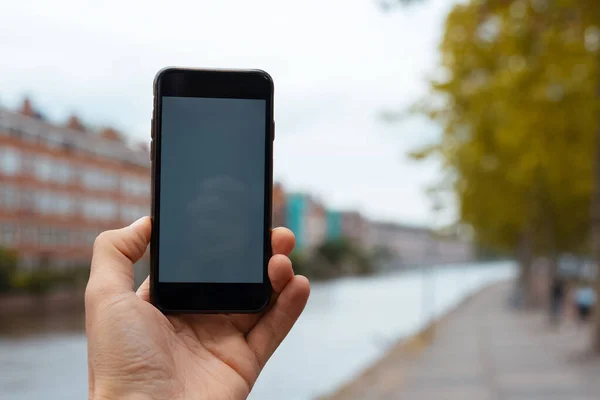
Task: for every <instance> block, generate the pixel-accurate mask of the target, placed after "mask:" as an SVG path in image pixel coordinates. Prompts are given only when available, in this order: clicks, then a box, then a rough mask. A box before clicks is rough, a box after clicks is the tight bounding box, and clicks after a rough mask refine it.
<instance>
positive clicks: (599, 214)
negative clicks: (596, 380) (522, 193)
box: [590, 87, 600, 354]
mask: <svg viewBox="0 0 600 400" xmlns="http://www.w3.org/2000/svg"><path fill="white" fill-rule="evenodd" d="M599 95H600V87H599ZM594 151H595V155H594V191H593V193H592V204H591V216H590V219H591V249H592V257H593V260H594V264H595V267H596V285H595V286H596V293H600V120H599V124H598V127H597V128H596V143H595V149H594ZM597 308H598V307H596V310H597ZM594 321H595V322H594V329H593V335H594V336H593V338H592V343H593V350H594V352H596V353H599V354H600V313H598V311H596V312H595V317H594Z"/></svg>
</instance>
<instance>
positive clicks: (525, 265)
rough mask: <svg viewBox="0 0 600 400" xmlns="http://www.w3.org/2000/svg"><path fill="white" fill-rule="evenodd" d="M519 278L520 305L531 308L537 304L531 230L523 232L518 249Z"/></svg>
mask: <svg viewBox="0 0 600 400" xmlns="http://www.w3.org/2000/svg"><path fill="white" fill-rule="evenodd" d="M518 252H519V254H518V260H519V280H518V283H517V284H518V287H517V289H518V291H519V296H520V299H519V300H520V301H519V303H520V306H521V308H523V309H531V308H533V307H534V306H535V299H534V296H533V266H532V264H533V242H532V237H531V231H529V230H525V231H523V233H522V234H521V238H520V241H519V249H518Z"/></svg>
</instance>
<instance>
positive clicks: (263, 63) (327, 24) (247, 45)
mask: <svg viewBox="0 0 600 400" xmlns="http://www.w3.org/2000/svg"><path fill="white" fill-rule="evenodd" d="M452 3H453V1H450V0H429V1H423V2H422V3H419V2H417V4H416V5H414V6H410V7H398V9H396V10H394V11H392V12H387V13H385V12H383V11H382V9H381V8H380V7H378V3H377V2H376V0H343V1H342V0H327V1H323V0H303V1H289V0H253V1H247V0H246V1H244V0H239V1H232V0H220V1H214V0H213V1H209V0H195V1H174V0H172V1H169V2H166V1H164V0H162V1H154V0H146V1H143V2H142V1H122V0H119V1H114V0H105V1H102V2H98V1H93V2H92V1H87V0H53V1H52V2H50V1H31V0H20V1H18V2H17V1H13V2H8V3H6V4H3V5H2V6H0V49H1V50H0V105H1V106H4V107H9V108H15V107H17V105H18V104H19V103H20V102H21V101H22V98H23V97H24V96H26V95H27V96H29V97H30V98H31V99H32V100H33V102H34V105H35V106H37V107H38V108H39V109H40V111H42V112H43V113H44V114H45V115H46V116H47V117H49V118H50V119H51V120H54V121H57V122H62V121H64V120H66V118H67V117H68V115H70V114H71V113H77V115H79V116H80V117H81V118H82V119H83V120H84V122H87V123H90V124H93V125H97V126H99V125H110V126H114V127H116V128H117V129H119V130H120V131H122V132H123V133H126V134H127V135H128V136H129V137H130V138H131V139H132V140H139V141H145V142H148V141H149V139H150V118H151V112H152V82H153V78H154V75H155V74H156V72H157V71H158V70H159V69H161V68H163V67H165V66H188V67H204V68H210V67H219V68H260V69H264V70H265V71H267V72H269V74H270V75H271V76H272V77H273V79H274V81H275V120H276V129H277V131H276V140H275V147H274V153H275V154H274V157H275V164H274V175H275V179H276V180H278V181H280V182H282V183H283V184H284V186H285V187H286V188H287V190H289V191H306V192H309V193H311V194H313V195H315V196H316V197H317V198H318V199H321V200H322V201H323V202H324V203H325V204H326V205H327V207H330V208H334V209H348V210H350V209H355V210H358V211H361V212H363V213H364V214H365V215H366V216H368V217H369V218H372V219H377V220H390V221H396V222H400V223H406V224H412V225H430V224H432V223H435V222H436V220H435V219H434V218H435V217H434V216H433V215H432V213H431V203H430V201H429V200H428V198H427V196H426V195H425V188H426V187H427V185H429V184H431V183H432V182H434V181H435V180H436V177H439V175H440V169H439V168H440V167H439V166H438V165H437V163H436V162H435V161H430V162H425V163H416V162H414V161H411V160H409V159H408V158H407V157H406V154H407V152H408V151H410V150H411V149H414V148H418V147H419V146H420V145H424V144H427V143H431V142H432V141H434V140H435V139H436V137H437V135H438V134H439V133H438V131H439V129H438V128H437V127H436V126H435V125H433V124H431V123H429V122H427V121H425V120H423V119H419V118H411V119H408V120H403V121H401V122H397V123H394V124H391V123H389V122H385V121H383V120H382V119H381V113H382V112H384V111H387V110H403V109H405V108H406V107H408V106H409V105H410V104H411V103H412V102H414V101H416V100H418V99H419V98H421V97H422V96H423V95H424V94H425V93H426V90H427V79H428V78H429V77H430V76H432V74H433V73H434V72H435V70H436V65H437V60H438V55H437V45H438V43H439V40H440V37H441V33H442V28H443V22H444V18H445V15H447V13H448V11H449V10H450V7H451V6H452ZM450 214H452V213H451V211H450V212H448V211H447V212H446V218H448V215H450Z"/></svg>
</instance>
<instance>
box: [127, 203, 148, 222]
mask: <svg viewBox="0 0 600 400" xmlns="http://www.w3.org/2000/svg"><path fill="white" fill-rule="evenodd" d="M145 215H147V208H146V207H140V206H134V205H122V206H121V220H123V221H125V222H127V223H131V222H133V221H135V220H137V219H139V218H141V217H143V216H145Z"/></svg>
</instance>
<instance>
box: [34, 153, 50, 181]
mask: <svg viewBox="0 0 600 400" xmlns="http://www.w3.org/2000/svg"><path fill="white" fill-rule="evenodd" d="M52 165H53V164H52V160H51V159H50V158H47V157H39V158H38V159H36V160H35V176H36V177H37V178H38V179H39V180H41V181H49V180H51V179H52Z"/></svg>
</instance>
